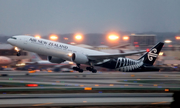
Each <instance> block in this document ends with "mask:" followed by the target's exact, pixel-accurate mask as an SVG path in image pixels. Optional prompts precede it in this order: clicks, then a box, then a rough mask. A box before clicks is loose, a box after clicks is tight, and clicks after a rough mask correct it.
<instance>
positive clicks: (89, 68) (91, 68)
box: [86, 67, 97, 73]
mask: <svg viewBox="0 0 180 108" xmlns="http://www.w3.org/2000/svg"><path fill="white" fill-rule="evenodd" d="M86 70H89V71H92V73H96V72H97V70H96V69H94V68H93V67H86Z"/></svg>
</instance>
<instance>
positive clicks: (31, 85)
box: [26, 84, 38, 87]
mask: <svg viewBox="0 0 180 108" xmlns="http://www.w3.org/2000/svg"><path fill="white" fill-rule="evenodd" d="M26 86H27V87H37V86H38V84H26Z"/></svg>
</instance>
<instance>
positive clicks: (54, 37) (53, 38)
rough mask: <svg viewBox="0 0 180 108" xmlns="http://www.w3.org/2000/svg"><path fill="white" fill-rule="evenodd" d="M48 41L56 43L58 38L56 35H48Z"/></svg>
mask: <svg viewBox="0 0 180 108" xmlns="http://www.w3.org/2000/svg"><path fill="white" fill-rule="evenodd" d="M49 38H50V40H53V41H56V40H58V36H57V35H50V37H49Z"/></svg>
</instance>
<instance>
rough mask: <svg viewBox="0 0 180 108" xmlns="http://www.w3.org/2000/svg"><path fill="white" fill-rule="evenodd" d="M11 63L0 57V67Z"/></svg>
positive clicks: (6, 58)
mask: <svg viewBox="0 0 180 108" xmlns="http://www.w3.org/2000/svg"><path fill="white" fill-rule="evenodd" d="M11 63H12V60H11V59H10V58H8V57H5V56H0V66H6V65H9V64H11Z"/></svg>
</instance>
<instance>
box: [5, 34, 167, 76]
mask: <svg viewBox="0 0 180 108" xmlns="http://www.w3.org/2000/svg"><path fill="white" fill-rule="evenodd" d="M7 42H8V43H9V44H11V45H13V46H16V47H18V48H20V49H21V50H27V51H31V52H36V53H39V54H44V55H47V56H48V60H49V61H50V62H52V63H62V62H64V61H73V62H74V63H76V65H77V67H73V70H76V71H79V72H80V73H82V72H83V69H81V67H80V65H81V64H86V65H89V67H86V69H87V70H89V71H92V73H96V72H97V70H96V69H94V66H101V67H105V68H109V69H116V70H119V71H124V72H130V71H149V70H150V71H152V70H157V69H156V68H154V67H153V63H154V62H155V60H156V58H157V57H158V54H159V52H160V50H161V49H162V47H163V45H164V43H163V42H159V43H158V44H157V45H155V46H154V47H152V48H151V49H150V51H147V52H146V53H145V54H144V55H143V56H142V57H140V58H139V59H137V60H133V59H129V58H125V56H129V55H134V54H138V53H142V51H135V52H129V53H120V54H109V53H105V52H100V51H96V50H91V49H86V48H82V47H77V46H73V45H69V44H65V43H60V42H55V41H50V40H46V39H37V38H35V37H32V36H26V35H18V36H12V37H11V38H9V39H8V40H7ZM143 52H144V51H143ZM20 55H21V53H20V51H19V52H17V56H20Z"/></svg>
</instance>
